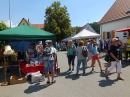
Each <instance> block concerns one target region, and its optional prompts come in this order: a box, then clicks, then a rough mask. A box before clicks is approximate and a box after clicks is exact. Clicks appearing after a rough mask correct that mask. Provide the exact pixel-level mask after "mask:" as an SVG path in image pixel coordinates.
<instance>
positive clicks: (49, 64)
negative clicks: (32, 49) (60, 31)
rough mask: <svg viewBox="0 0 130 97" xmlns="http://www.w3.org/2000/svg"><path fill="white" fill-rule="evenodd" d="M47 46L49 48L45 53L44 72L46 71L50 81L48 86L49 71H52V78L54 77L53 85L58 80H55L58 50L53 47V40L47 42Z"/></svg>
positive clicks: (46, 48)
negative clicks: (55, 63)
mask: <svg viewBox="0 0 130 97" xmlns="http://www.w3.org/2000/svg"><path fill="white" fill-rule="evenodd" d="M46 44H47V46H46V47H45V49H44V52H43V59H44V71H45V73H46V75H47V79H48V81H47V84H50V74H49V69H50V72H51V77H52V81H51V83H55V82H56V80H54V73H55V72H54V62H55V61H56V49H55V48H54V47H53V45H52V40H47V41H46ZM45 53H46V54H45ZM47 53H48V54H47Z"/></svg>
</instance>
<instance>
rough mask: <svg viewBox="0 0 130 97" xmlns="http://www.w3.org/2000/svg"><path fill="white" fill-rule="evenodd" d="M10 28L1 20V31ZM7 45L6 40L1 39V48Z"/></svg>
mask: <svg viewBox="0 0 130 97" xmlns="http://www.w3.org/2000/svg"><path fill="white" fill-rule="evenodd" d="M6 29H8V27H7V26H6V24H5V23H4V22H3V21H2V22H0V31H3V30H6ZM4 45H5V42H4V41H0V49H1V48H3V47H4Z"/></svg>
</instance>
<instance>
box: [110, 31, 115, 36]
mask: <svg viewBox="0 0 130 97" xmlns="http://www.w3.org/2000/svg"><path fill="white" fill-rule="evenodd" d="M111 38H115V30H112V31H111Z"/></svg>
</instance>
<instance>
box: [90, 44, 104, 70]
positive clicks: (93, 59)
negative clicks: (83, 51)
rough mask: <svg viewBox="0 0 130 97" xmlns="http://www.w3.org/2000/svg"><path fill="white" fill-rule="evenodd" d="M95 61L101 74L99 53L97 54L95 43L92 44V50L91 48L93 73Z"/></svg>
mask: <svg viewBox="0 0 130 97" xmlns="http://www.w3.org/2000/svg"><path fill="white" fill-rule="evenodd" d="M96 60H97V62H98V65H99V67H100V70H101V72H102V67H101V62H100V59H99V52H98V48H97V43H94V44H93V48H92V71H94V65H95V61H96Z"/></svg>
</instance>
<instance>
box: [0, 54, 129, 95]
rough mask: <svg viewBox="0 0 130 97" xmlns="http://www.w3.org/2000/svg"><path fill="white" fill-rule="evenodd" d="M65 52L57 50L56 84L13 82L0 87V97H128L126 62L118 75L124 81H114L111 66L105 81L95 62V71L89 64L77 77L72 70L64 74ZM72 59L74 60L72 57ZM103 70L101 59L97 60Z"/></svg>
mask: <svg viewBox="0 0 130 97" xmlns="http://www.w3.org/2000/svg"><path fill="white" fill-rule="evenodd" d="M65 53H66V52H58V64H59V67H60V68H61V73H60V74H58V77H55V79H56V81H57V82H56V83H55V84H53V85H47V84H46V81H45V82H40V83H34V84H30V83H23V84H17V85H9V86H6V87H3V86H0V97H130V93H129V92H130V76H129V75H130V64H129V65H128V66H127V65H125V64H124V65H123V69H122V77H123V78H124V79H125V81H117V80H116V76H117V74H116V73H115V71H116V70H115V69H114V70H113V71H112V73H111V76H110V79H109V80H108V79H107V80H106V79H105V77H104V76H105V75H104V73H100V69H99V67H98V64H97V63H96V65H95V66H96V67H95V72H94V73H91V72H90V71H91V68H90V63H91V62H89V63H88V68H87V69H86V74H85V75H82V70H81V71H80V73H79V74H80V75H79V76H75V73H70V74H69V73H66V71H67V70H68V65H67V58H66V54H65ZM75 62H76V60H75ZM101 62H102V67H103V69H104V63H105V61H104V60H103V59H101Z"/></svg>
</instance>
